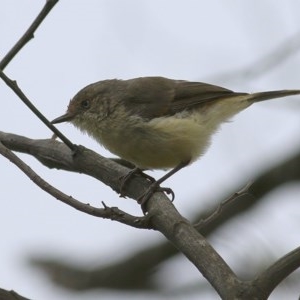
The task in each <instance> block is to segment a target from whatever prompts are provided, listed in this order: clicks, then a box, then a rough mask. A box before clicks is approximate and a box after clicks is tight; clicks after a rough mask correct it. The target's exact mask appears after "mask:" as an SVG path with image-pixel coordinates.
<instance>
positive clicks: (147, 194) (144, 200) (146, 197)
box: [138, 160, 190, 213]
mask: <svg viewBox="0 0 300 300" xmlns="http://www.w3.org/2000/svg"><path fill="white" fill-rule="evenodd" d="M189 163H190V160H188V161H184V162H181V163H180V164H178V165H177V166H176V167H175V168H173V169H172V170H170V171H169V172H168V173H166V174H165V175H164V176H162V177H161V178H160V179H158V180H156V181H154V182H153V183H152V184H151V185H150V187H149V188H148V189H147V191H146V192H145V193H144V194H143V195H142V196H140V197H139V198H138V203H139V204H140V205H141V207H142V211H143V212H144V213H146V211H147V210H146V204H147V201H148V200H149V199H150V198H151V196H152V195H153V194H154V193H155V192H165V193H167V194H171V195H172V199H171V201H173V200H174V198H175V194H174V192H173V190H172V189H171V188H167V187H161V186H160V184H161V183H163V182H164V181H165V180H167V179H168V178H170V177H171V176H172V175H174V174H175V173H176V172H178V171H179V170H181V169H182V168H184V167H186V166H187V165H188V164H189Z"/></svg>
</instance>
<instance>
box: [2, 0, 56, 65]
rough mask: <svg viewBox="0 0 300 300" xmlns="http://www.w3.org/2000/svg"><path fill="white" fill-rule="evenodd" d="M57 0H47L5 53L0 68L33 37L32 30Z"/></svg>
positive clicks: (38, 24) (35, 28)
mask: <svg viewBox="0 0 300 300" xmlns="http://www.w3.org/2000/svg"><path fill="white" fill-rule="evenodd" d="M57 2H58V0H47V1H46V3H45V5H44V7H43V9H42V10H41V12H40V13H39V14H38V16H37V17H36V18H35V20H34V21H33V22H32V24H31V25H30V27H29V28H28V29H27V30H26V32H25V33H24V34H23V36H22V37H21V38H20V40H19V41H18V42H17V43H16V44H15V45H14V46H13V47H12V48H11V50H10V51H9V52H8V53H7V54H6V55H5V57H4V58H3V59H2V60H1V62H0V70H4V69H5V67H6V66H7V65H8V64H9V63H10V61H11V60H12V59H13V58H14V57H15V55H16V54H17V53H18V52H19V51H20V50H21V49H22V48H23V47H24V46H25V45H26V44H27V43H28V42H29V41H30V40H31V39H32V38H33V37H34V32H35V31H36V30H37V28H38V27H39V26H40V24H41V23H42V22H43V21H44V19H45V18H46V16H47V15H48V14H49V12H50V11H51V9H52V8H53V7H54V5H55V4H56V3H57Z"/></svg>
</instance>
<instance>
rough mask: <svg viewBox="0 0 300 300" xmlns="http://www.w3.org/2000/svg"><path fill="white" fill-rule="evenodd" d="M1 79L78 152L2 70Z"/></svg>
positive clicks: (0, 72)
mask: <svg viewBox="0 0 300 300" xmlns="http://www.w3.org/2000/svg"><path fill="white" fill-rule="evenodd" d="M0 78H2V79H3V81H4V82H5V83H6V84H7V85H8V86H9V87H10V88H11V89H12V90H13V91H14V92H15V94H16V95H17V96H19V98H20V99H21V100H22V101H23V103H24V104H25V105H26V106H27V107H28V108H29V109H30V110H31V111H32V112H33V113H34V114H35V115H36V116H37V117H38V118H39V119H40V120H41V121H42V122H43V123H44V124H45V125H46V126H47V127H48V128H49V129H50V130H52V131H53V132H54V134H55V135H56V136H58V137H59V138H60V139H61V140H62V141H63V142H64V143H65V144H66V145H67V146H68V147H69V148H70V149H71V150H72V151H75V150H76V145H74V144H73V143H72V142H71V141H70V140H69V139H68V138H67V137H66V136H65V135H63V134H62V133H61V132H60V131H59V130H58V129H57V128H56V127H55V126H54V125H52V124H51V123H50V122H49V120H48V119H47V118H46V117H45V116H44V115H43V114H42V113H41V112H40V111H39V110H38V109H37V108H36V107H35V106H34V105H33V104H32V102H31V101H30V100H29V99H28V98H27V97H26V95H25V94H24V93H23V92H22V90H21V89H20V88H19V86H18V84H17V82H16V81H13V80H11V79H10V78H9V77H7V76H6V75H5V74H4V73H3V71H1V70H0Z"/></svg>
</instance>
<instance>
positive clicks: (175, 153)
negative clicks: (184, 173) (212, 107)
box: [101, 117, 211, 169]
mask: <svg viewBox="0 0 300 300" xmlns="http://www.w3.org/2000/svg"><path fill="white" fill-rule="evenodd" d="M210 135H211V130H208V129H207V128H203V126H201V125H200V124H197V123H196V122H195V121H194V120H193V119H184V118H174V117H167V118H157V119H153V120H151V121H150V122H147V123H143V124H139V125H136V126H128V127H126V126H125V127H123V128H120V129H117V130H116V129H115V130H114V131H111V132H110V134H109V136H102V138H101V143H102V144H103V145H104V146H105V147H106V148H107V149H108V150H110V151H111V152H112V153H114V154H116V155H118V156H119V157H121V158H123V159H125V160H128V161H130V162H132V163H133V164H135V165H136V166H138V167H140V168H144V169H168V168H173V167H175V166H177V165H178V164H179V163H181V162H192V161H194V160H196V159H197V158H198V157H199V156H200V155H201V154H203V153H204V152H205V150H206V148H207V146H208V144H209V137H210Z"/></svg>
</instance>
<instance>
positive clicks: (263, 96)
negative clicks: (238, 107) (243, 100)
mask: <svg viewBox="0 0 300 300" xmlns="http://www.w3.org/2000/svg"><path fill="white" fill-rule="evenodd" d="M298 94H300V90H281V91H271V92H261V93H254V94H250V95H249V98H248V100H249V101H250V102H259V101H265V100H269V99H274V98H281V97H287V96H293V95H298Z"/></svg>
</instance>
